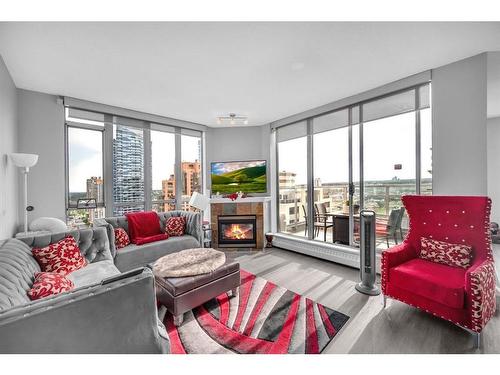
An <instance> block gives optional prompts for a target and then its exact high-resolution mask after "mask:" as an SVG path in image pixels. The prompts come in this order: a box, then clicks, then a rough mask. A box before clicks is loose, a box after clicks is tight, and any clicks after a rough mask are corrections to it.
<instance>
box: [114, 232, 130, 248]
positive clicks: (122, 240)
mask: <svg viewBox="0 0 500 375" xmlns="http://www.w3.org/2000/svg"><path fill="white" fill-rule="evenodd" d="M114 231H115V247H116V249H117V250H118V249H121V248H123V247H125V246H128V245H130V238H129V237H128V234H127V232H125V229H123V228H116V229H115V230H114Z"/></svg>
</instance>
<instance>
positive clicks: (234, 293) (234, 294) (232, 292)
mask: <svg viewBox="0 0 500 375" xmlns="http://www.w3.org/2000/svg"><path fill="white" fill-rule="evenodd" d="M238 290H239V288H234V289H231V290H230V291H229V297H231V298H234V297H238Z"/></svg>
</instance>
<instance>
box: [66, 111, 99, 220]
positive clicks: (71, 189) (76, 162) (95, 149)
mask: <svg viewBox="0 0 500 375" xmlns="http://www.w3.org/2000/svg"><path fill="white" fill-rule="evenodd" d="M73 120H74V121H75V122H74V123H73V124H72V125H70V126H68V127H67V166H68V173H67V178H68V179H67V197H66V201H67V204H66V207H67V217H68V224H69V225H70V226H71V227H79V226H84V225H88V224H91V223H92V222H93V221H94V219H96V218H100V217H104V182H105V181H104V178H103V130H104V128H103V124H102V123H101V124H96V123H94V124H92V125H94V126H90V127H86V126H87V125H88V124H85V123H83V122H81V123H78V122H77V121H78V120H80V119H78V118H73ZM90 199H91V200H90ZM85 204H88V207H90V208H88V209H87V208H81V207H84V205H85Z"/></svg>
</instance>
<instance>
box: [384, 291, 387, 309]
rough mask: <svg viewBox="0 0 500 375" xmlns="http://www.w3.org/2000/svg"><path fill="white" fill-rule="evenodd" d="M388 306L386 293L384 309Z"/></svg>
mask: <svg viewBox="0 0 500 375" xmlns="http://www.w3.org/2000/svg"><path fill="white" fill-rule="evenodd" d="M386 306H387V296H386V295H385V294H384V309H385V307H386Z"/></svg>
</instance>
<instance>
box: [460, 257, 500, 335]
mask: <svg viewBox="0 0 500 375" xmlns="http://www.w3.org/2000/svg"><path fill="white" fill-rule="evenodd" d="M465 290H466V293H467V303H468V308H469V310H470V314H471V315H470V329H472V330H473V331H475V332H481V331H482V329H483V328H484V326H485V325H486V323H488V321H489V320H490V318H491V317H492V316H493V314H494V313H495V310H496V297H495V290H496V276H495V264H494V263H493V262H492V261H491V260H485V261H483V262H481V263H479V264H474V265H473V266H472V267H470V268H469V269H468V270H467V272H466V274H465Z"/></svg>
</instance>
